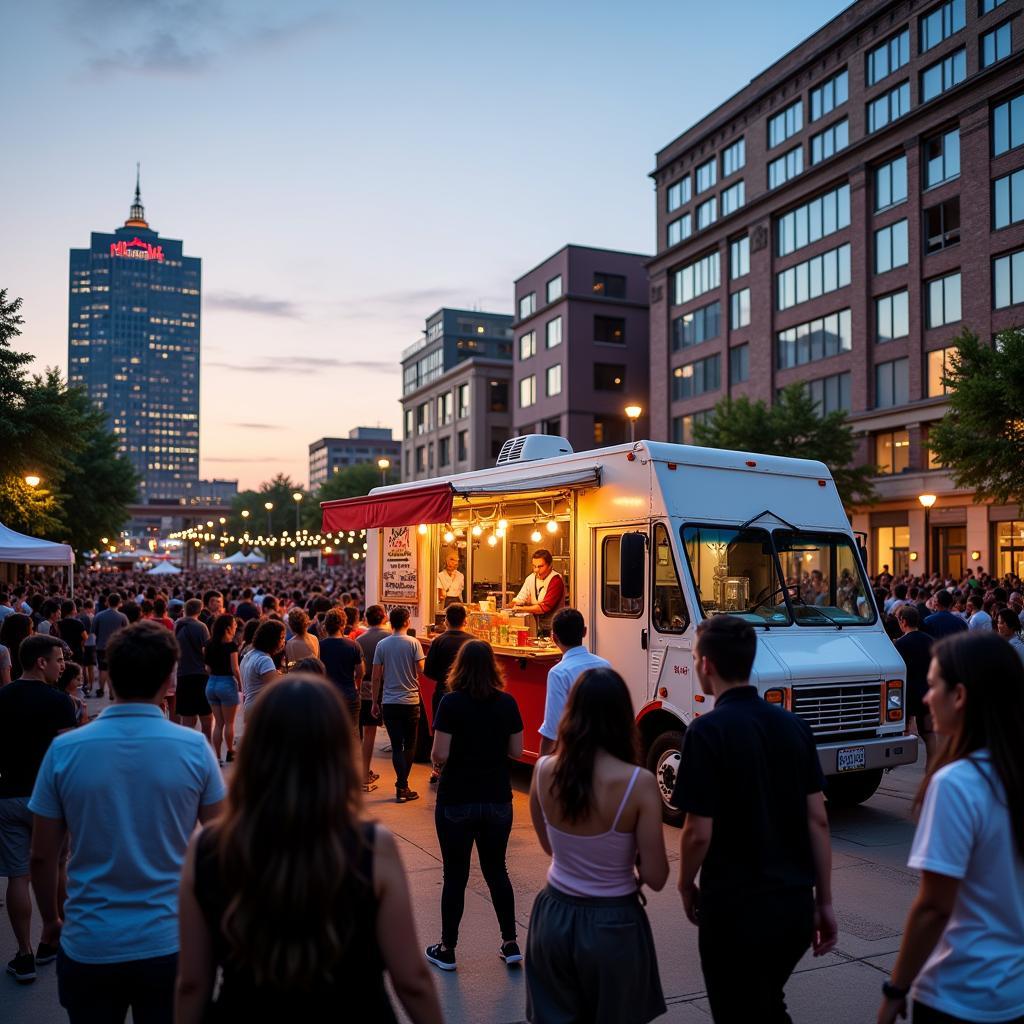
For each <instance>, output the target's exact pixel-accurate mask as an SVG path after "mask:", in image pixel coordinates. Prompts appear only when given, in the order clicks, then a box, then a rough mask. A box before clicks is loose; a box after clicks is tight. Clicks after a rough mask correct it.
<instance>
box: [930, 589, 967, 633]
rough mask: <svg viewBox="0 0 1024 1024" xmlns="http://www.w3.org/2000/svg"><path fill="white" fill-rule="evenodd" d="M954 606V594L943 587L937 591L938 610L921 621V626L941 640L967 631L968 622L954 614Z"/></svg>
mask: <svg viewBox="0 0 1024 1024" xmlns="http://www.w3.org/2000/svg"><path fill="white" fill-rule="evenodd" d="M952 608H953V595H952V594H951V593H950V592H949V591H948V590H946V589H945V587H941V588H940V589H939V590H937V591H936V592H935V609H936V610H935V611H934V612H932V613H931V615H929V616H928V617H927V618H926V619H925V620H924V622H922V623H921V628H922V629H923V630H924V631H925V632H926V633H927V634H928V635H929V636H930V637H931V638H932V639H933V640H941V639H942V638H943V637H944V636H952V635H953V634H954V633H964V632H966V631H967V623H966V622H964V620H963V619H961V618H960V616H959V615H954V614H953V611H952Z"/></svg>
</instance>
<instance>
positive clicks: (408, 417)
mask: <svg viewBox="0 0 1024 1024" xmlns="http://www.w3.org/2000/svg"><path fill="white" fill-rule="evenodd" d="M412 432H413V411H412V409H406V410H405V436H406V437H412Z"/></svg>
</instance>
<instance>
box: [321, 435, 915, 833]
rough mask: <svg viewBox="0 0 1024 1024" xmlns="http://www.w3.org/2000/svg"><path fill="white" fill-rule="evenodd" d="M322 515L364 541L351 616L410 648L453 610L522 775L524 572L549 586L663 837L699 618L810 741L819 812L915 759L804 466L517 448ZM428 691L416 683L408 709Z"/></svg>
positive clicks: (853, 579) (710, 455)
mask: <svg viewBox="0 0 1024 1024" xmlns="http://www.w3.org/2000/svg"><path fill="white" fill-rule="evenodd" d="M323 514H324V531H325V532H326V533H330V534H332V535H336V536H341V535H343V534H345V533H348V532H350V531H357V530H364V529H365V530H366V531H367V550H366V554H365V560H366V563H365V564H366V595H365V597H366V603H367V605H369V604H374V603H379V604H382V605H384V606H385V607H386V608H388V609H390V608H393V607H395V606H398V605H405V606H406V607H408V608H409V610H410V612H411V613H412V624H413V626H414V627H415V629H416V634H417V636H419V637H420V638H421V640H422V642H423V643H424V645H429V643H430V642H431V638H432V636H433V635H435V633H436V631H437V630H438V629H440V628H443V627H442V626H441V622H442V617H443V612H444V607H445V605H446V604H447V603H450V602H451V601H452V600H461V601H462V602H464V603H465V604H466V605H467V607H468V608H469V609H470V616H469V620H468V628H469V629H470V631H471V632H473V633H475V634H476V635H477V636H480V637H483V638H486V639H488V640H489V641H490V642H491V644H492V645H493V647H494V649H495V652H496V654H497V656H498V659H499V661H500V662H501V664H502V667H503V670H504V673H505V677H506V684H507V687H508V690H509V692H510V693H511V694H512V695H513V696H515V698H516V699H517V701H518V702H519V706H520V709H521V712H522V715H523V720H524V722H525V752H524V759H525V760H528V761H529V760H534V759H535V758H536V757H537V753H538V750H539V743H540V737H539V735H538V733H537V729H538V727H539V725H540V723H541V720H542V718H543V710H544V695H545V684H546V676H547V670H548V669H549V668H550V667H551V665H552V664H554V663H555V662H556V661H557V660H558V657H559V654H558V651H557V649H556V648H555V647H554V646H553V644H552V643H551V641H550V639H549V638H548V637H547V636H546V635H545V634H546V632H547V626H548V624H549V621H550V619H549V617H545V616H544V615H542V614H538V613H537V611H538V608H539V606H538V605H537V604H536V590H537V588H538V580H535V579H534V578H533V577H531V573H533V572H534V570H539V571H540V572H546V574H545V577H544V584H543V586H551V585H552V581H553V580H554V578H555V577H556V576H557V577H560V579H561V584H562V588H563V589H564V595H565V596H564V600H565V603H567V604H569V605H572V606H573V607H575V608H578V609H579V610H580V611H581V612H582V613H583V616H584V618H585V620H586V623H587V626H588V633H587V638H586V641H585V643H586V644H587V645H588V647H589V648H590V649H591V650H592V651H594V652H595V653H597V654H599V655H601V656H603V657H605V658H607V659H608V660H609V661H610V662H611V663H612V665H613V666H614V667H615V668H616V669H617V670H618V671H619V672H620V673H621V674H622V676H623V678H624V679H625V680H626V682H627V684H628V686H629V689H630V693H631V695H632V699H633V707H634V711H635V714H636V719H637V723H638V726H639V729H640V733H641V736H642V740H643V746H644V751H645V756H646V759H647V764H648V766H649V767H650V768H651V770H652V771H653V772H654V773H655V774H656V776H657V779H658V782H659V785H660V788H661V792H662V795H663V798H664V800H665V818H666V820H667V821H670V822H672V821H678V815H677V813H676V812H675V811H674V809H673V808H672V807H671V806H670V804H669V802H668V798H669V796H670V794H671V793H672V789H673V785H674V783H675V776H676V771H677V766H678V760H679V749H680V744H681V742H682V738H683V733H684V732H685V730H686V728H687V726H688V725H689V723H690V722H691V721H693V719H694V718H696V717H698V716H699V715H701V714H706V713H707V712H708V711H709V710H710V709H711V706H712V698H710V697H707V696H705V695H704V694H703V693H702V692H701V689H700V685H699V683H698V681H697V678H696V674H695V672H694V670H693V653H692V652H693V641H694V631H695V627H696V625H697V623H698V622H700V621H701V620H702V619H704V618H707V617H708V616H712V615H720V614H729V615H736V616H738V617H740V618H742V619H744V620H745V621H747V622H749V623H751V624H752V625H753V626H754V628H755V629H756V631H757V634H758V647H757V658H756V661H755V663H754V671H753V676H752V682H753V683H754V684H755V685H756V686H757V689H758V691H759V692H760V693H761V694H762V696H763V697H764V698H765V699H766V700H768V701H772V702H774V703H777V704H779V705H780V706H783V707H786V708H788V709H790V710H791V711H793V712H794V713H795V714H797V715H799V716H800V717H801V718H803V719H804V720H805V721H806V722H807V723H808V725H809V726H810V727H811V730H812V731H813V733H814V736H815V739H816V742H817V747H818V754H819V758H820V761H821V766H822V769H823V771H824V773H825V775H826V776H827V777H828V783H829V789H828V793H829V798H830V799H831V800H832V801H834V802H837V803H839V802H843V803H853V802H860V801H863V800H866V799H867V798H868V797H869V796H871V794H872V793H874V791H875V790H876V788H877V787H878V784H879V782H880V781H881V778H882V774H883V772H884V771H886V770H888V769H891V768H894V767H895V766H897V765H901V764H910V763H913V762H914V761H916V759H917V738H916V737H915V736H913V735H907V733H906V715H905V692H904V691H905V678H906V672H905V668H904V664H903V661H902V659H901V658H900V656H899V654H898V653H897V652H896V649H895V648H894V647H893V645H892V643H891V641H890V640H889V638H888V636H887V635H886V633H885V631H884V630H883V628H882V624H881V618H880V616H879V613H878V609H877V608H876V606H875V600H874V596H873V594H872V592H871V588H870V585H869V582H868V580H867V578H866V576H865V573H864V568H863V562H862V557H861V554H860V552H859V549H858V546H857V544H856V541H855V538H854V535H853V533H852V531H851V529H850V524H849V521H848V519H847V517H846V514H845V513H844V511H843V506H842V503H841V502H840V500H839V496H838V495H837V493H836V488H835V484H834V483H833V481H832V478H831V476H830V474H829V471H828V469H827V468H826V467H825V466H824V465H822V464H821V463H818V462H810V461H805V460H801V459H789V458H782V457H778V456H765V455H754V454H747V453H744V452H731V451H718V450H715V449H709V448H697V447H691V446H686V445H676V444H663V443H660V442H653V441H637V442H635V443H633V444H626V445H618V446H615V447H610V448H602V449H599V450H596V451H587V452H579V453H574V452H573V451H572V449H571V447H570V446H569V443H568V442H567V441H566V440H565V439H564V438H557V437H551V436H547V435H529V436H525V437H517V438H513V439H512V440H510V441H508V442H506V444H505V446H504V447H503V448H502V451H501V455H500V456H499V459H498V464H497V465H496V466H495V467H494V468H492V469H486V470H481V471H478V472H473V473H465V474H459V475H456V476H451V477H445V478H440V479H434V480H427V481H416V482H410V483H404V484H397V485H394V486H388V487H380V488H376V489H375V490H373V491H372V492H371V493H370V494H369V495H368V496H366V497H365V498H353V499H344V500H340V501H333V502H325V503H324V504H323ZM538 553H541V554H540V558H538V557H537V554H538ZM531 587H533V588H534V590H531ZM541 589H543V587H541ZM524 592H529V595H530V596H528V597H527V598H525V599H524V598H523V596H522V595H523V594H524ZM517 601H518V603H517ZM524 601H525V603H526V605H527V607H530V606H531V602H532V607H533V608H534V610H535V613H534V614H531V613H529V612H524V611H522V610H521V606H522V604H523V603H524ZM432 686H433V684H432V683H431V682H430V681H429V680H426V679H423V680H421V688H422V690H423V695H424V698H425V699H424V707H425V708H426V709H429V708H430V696H431V693H432ZM427 714H429V710H428V711H427Z"/></svg>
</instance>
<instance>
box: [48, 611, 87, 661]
mask: <svg viewBox="0 0 1024 1024" xmlns="http://www.w3.org/2000/svg"><path fill="white" fill-rule="evenodd" d="M77 611H78V609H77V608H76V607H75V602H74V601H63V602H61V606H60V616H61V617H60V621H59V622H58V623H57V629H56V631H55V635H56V636H59V637H60V638H61V640H63V641H64V643H66V644H67V645H68V647H70V648H71V660H72V661H73V662H75V663H76V664H77V665H81V664H82V663H83V662H84V660H85V641H86V640H87V639H88V634H87V633H86V631H85V625H84V624H83V623H82V620H81V619H79V618H78V617H77V616H76V614H75V613H76V612H77Z"/></svg>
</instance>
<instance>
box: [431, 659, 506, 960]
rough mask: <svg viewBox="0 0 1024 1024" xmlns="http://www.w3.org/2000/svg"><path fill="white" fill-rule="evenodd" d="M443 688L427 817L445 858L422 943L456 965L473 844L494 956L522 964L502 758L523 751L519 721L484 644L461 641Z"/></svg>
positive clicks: (435, 955)
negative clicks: (489, 908) (495, 943)
mask: <svg viewBox="0 0 1024 1024" xmlns="http://www.w3.org/2000/svg"><path fill="white" fill-rule="evenodd" d="M448 688H449V691H450V692H448V693H446V694H445V695H444V697H442V698H441V703H440V704H438V706H437V713H436V714H435V716H434V746H433V749H432V751H431V758H432V760H433V762H434V767H435V769H437V770H439V771H440V773H441V778H440V781H439V782H438V784H437V804H436V807H435V810H434V824H435V826H436V828H437V840H438V842H439V843H440V846H441V859H442V861H443V864H444V886H443V888H442V890H441V941H440V942H437V943H435V944H434V945H432V946H428V947H427V950H426V956H427V959H428V960H429V961H430V962H431V963H432V964H434V966H435V967H440V968H441V970H443V971H454V970H455V946H456V944H457V943H458V941H459V924H460V922H461V921H462V911H463V908H464V905H465V899H466V885H467V884H468V882H469V862H470V857H471V856H472V854H473V846H474V845H475V846H476V850H477V855H478V856H479V858H480V870H481V871H482V872H483V876H484V881H485V882H486V883H487V888H488V889H489V890H490V893H491V902H492V903H493V904H494V913H495V915H496V916H497V918H498V925H499V927H500V929H501V945H500V946H499V948H498V956H500V957H501V959H502V960H504V961H505V963H506V964H509V965H514V964H519V963H522V960H523V954H522V952H521V951H520V949H519V945H518V942H517V935H516V901H515V895H514V893H513V891H512V883H511V882H510V881H509V877H508V868H507V867H506V866H505V851H506V850H507V849H508V838H509V835H510V834H511V832H512V785H511V783H510V781H509V758H512V757H519V755H520V754H521V753H522V752H523V720H522V718H521V717H520V715H519V707H518V705H517V704H516V702H515V698H513V697H512V696H510V695H509V694H507V693H505V692H503V691H504V689H505V683H504V680H503V679H502V677H501V672H500V671H499V669H498V665H497V662H496V661H495V660H494V651H492V650H491V645H490V644H489V643H486V642H485V641H483V640H467V641H466V642H465V643H464V644H463V645H462V647H460V648H459V653H458V654H457V655H456V657H455V663H454V664H453V665H452V667H451V671H450V672H449V673H448Z"/></svg>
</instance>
